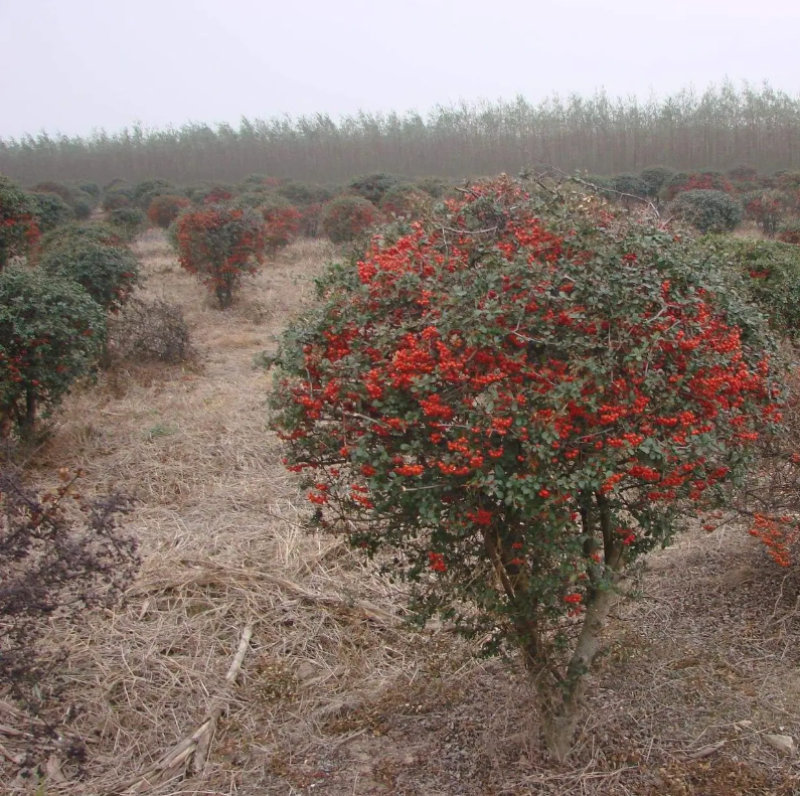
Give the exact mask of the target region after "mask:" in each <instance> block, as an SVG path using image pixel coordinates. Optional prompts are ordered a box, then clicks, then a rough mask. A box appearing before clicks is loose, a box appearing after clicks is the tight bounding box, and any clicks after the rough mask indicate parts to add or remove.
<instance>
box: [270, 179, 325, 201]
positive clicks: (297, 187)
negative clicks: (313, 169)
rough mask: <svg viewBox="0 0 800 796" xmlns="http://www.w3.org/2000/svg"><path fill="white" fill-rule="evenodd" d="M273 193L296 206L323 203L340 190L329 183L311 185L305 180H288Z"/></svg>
mask: <svg viewBox="0 0 800 796" xmlns="http://www.w3.org/2000/svg"><path fill="white" fill-rule="evenodd" d="M275 193H276V194H277V195H278V196H282V197H283V198H284V199H287V200H288V201H289V202H290V203H291V204H293V205H295V206H296V207H300V208H302V207H305V206H306V205H313V204H324V203H325V202H329V201H330V200H331V199H333V197H334V196H338V194H340V193H341V190H339V189H337V188H333V187H331V186H329V185H312V184H310V183H306V182H295V181H294V180H290V181H289V182H286V183H285V184H283V185H281V186H279V187H278V188H277V189H276V191H275Z"/></svg>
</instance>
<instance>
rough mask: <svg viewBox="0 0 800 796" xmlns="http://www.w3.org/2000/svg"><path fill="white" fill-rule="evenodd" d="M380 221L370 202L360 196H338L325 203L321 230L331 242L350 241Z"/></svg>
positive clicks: (375, 209)
mask: <svg viewBox="0 0 800 796" xmlns="http://www.w3.org/2000/svg"><path fill="white" fill-rule="evenodd" d="M379 221H380V215H379V213H378V210H377V208H376V207H375V205H374V204H372V202H369V201H367V200H366V199H362V198H361V197H360V196H340V197H338V198H337V199H334V200H333V201H331V202H328V204H327V205H325V208H324V210H323V213H322V231H323V232H324V233H325V235H327V236H328V237H329V238H330V239H331V241H333V243H350V242H351V241H354V240H356V239H357V238H360V237H362V236H363V235H364V234H365V233H366V232H367V231H368V230H369V229H370V228H371V227H373V226H375V224H377V223H378V222H379Z"/></svg>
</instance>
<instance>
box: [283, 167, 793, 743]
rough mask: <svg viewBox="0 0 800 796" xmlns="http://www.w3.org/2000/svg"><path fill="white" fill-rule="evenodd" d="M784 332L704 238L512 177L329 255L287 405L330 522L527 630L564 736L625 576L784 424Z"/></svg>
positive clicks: (466, 602)
mask: <svg viewBox="0 0 800 796" xmlns="http://www.w3.org/2000/svg"><path fill="white" fill-rule="evenodd" d="M774 350H775V348H774V344H773V342H772V339H771V337H770V335H769V333H768V332H767V330H766V328H765V325H764V320H763V316H762V315H761V314H760V313H759V312H758V311H757V310H755V309H754V308H753V307H752V306H751V305H750V303H749V302H748V301H747V300H746V298H745V297H744V296H742V295H740V294H739V293H737V292H735V291H732V290H730V285H729V280H728V279H727V278H726V276H725V268H724V264H723V263H720V262H717V261H714V260H713V259H711V258H703V257H700V256H698V252H697V249H696V243H695V242H694V240H693V239H691V238H689V239H686V240H681V239H680V238H679V237H676V236H675V235H674V234H673V233H671V232H669V231H663V230H660V229H659V228H658V226H657V225H656V224H655V223H650V222H648V221H641V222H639V221H637V220H635V219H631V218H629V217H628V216H627V214H624V213H623V212H622V211H620V210H617V209H616V208H614V207H613V206H608V205H605V204H604V203H601V202H598V201H596V200H595V199H594V198H593V197H590V196H588V195H581V194H579V193H577V192H575V191H573V190H570V191H567V192H564V193H563V194H561V193H559V192H557V191H556V190H555V189H551V188H550V187H549V186H548V188H547V189H544V188H541V189H540V188H538V187H537V186H535V185H534V186H531V187H528V186H525V187H523V186H520V185H519V184H517V183H514V182H512V181H510V180H507V179H505V180H498V181H495V182H492V183H488V184H487V183H480V184H477V185H474V186H472V187H471V189H470V191H469V193H467V194H466V195H465V196H464V197H463V198H461V199H460V200H454V201H453V202H451V203H450V205H449V207H448V209H447V210H446V212H443V213H442V214H441V216H439V217H433V218H431V219H429V220H428V219H425V220H423V221H422V222H421V223H420V224H419V225H417V227H415V228H414V229H413V230H411V231H410V232H408V233H407V234H406V235H404V236H403V237H401V238H400V239H395V240H385V239H384V238H382V237H381V236H375V237H374V238H373V240H372V242H371V245H370V246H369V247H368V248H367V250H366V252H365V253H364V254H363V255H362V257H361V259H360V262H359V263H358V266H357V268H354V267H347V266H342V265H341V264H334V265H331V266H330V267H329V268H328V269H327V270H326V272H325V273H324V274H323V276H322V277H321V278H320V279H319V281H318V303H317V304H316V305H314V306H312V307H310V308H309V309H308V310H307V311H306V312H305V313H304V314H303V315H302V316H301V317H300V318H298V319H296V320H295V321H294V322H293V323H292V324H291V325H290V327H289V328H288V330H287V331H286V332H285V334H284V335H283V338H282V340H281V343H280V346H279V350H278V353H277V356H276V357H275V359H274V360H273V362H274V363H275V364H277V365H278V367H279V370H278V371H277V373H276V381H275V388H274V389H273V390H272V391H271V392H270V399H269V400H270V405H271V409H272V418H271V423H272V427H273V428H274V429H275V430H276V431H277V433H278V434H279V436H280V438H281V439H283V440H284V441H285V443H286V459H285V463H286V465H287V466H288V468H289V469H290V470H291V471H293V472H296V473H300V474H302V482H303V484H304V485H305V486H307V487H308V488H309V492H308V499H309V502H310V504H311V505H310V508H312V509H313V510H314V511H313V517H314V524H315V526H316V528H317V529H321V530H323V531H326V532H328V533H333V534H341V535H342V536H344V537H346V538H347V539H348V540H349V541H350V543H351V544H352V545H353V546H354V547H355V548H357V549H361V550H363V551H364V552H365V553H366V554H367V555H369V556H370V557H373V556H374V557H376V558H377V561H378V562H379V564H380V566H381V569H382V571H383V572H385V573H386V574H387V575H389V576H390V577H392V578H398V579H404V580H406V581H407V582H408V584H409V588H410V591H411V595H412V609H413V612H414V615H415V617H417V618H418V619H419V621H421V622H424V621H425V619H426V618H427V617H429V616H431V615H433V614H435V613H439V614H441V615H442V616H443V617H446V618H447V620H448V621H449V622H451V623H452V625H453V627H454V628H455V629H456V630H457V631H460V632H461V633H463V634H465V635H467V636H468V637H470V638H478V639H482V644H483V650H484V651H485V652H487V653H491V652H497V651H499V650H500V649H502V648H504V647H506V646H510V647H512V648H513V647H515V648H516V649H517V650H518V651H519V653H520V654H521V656H522V659H523V660H524V662H525V664H526V666H527V668H528V671H529V672H530V674H531V680H532V688H533V689H535V691H534V692H535V693H536V694H537V696H538V700H539V703H540V707H541V710H542V712H543V715H544V717H545V721H544V735H545V739H546V741H547V744H548V747H549V748H550V749H551V751H552V752H554V753H555V754H556V755H558V756H559V757H563V756H564V755H565V754H566V753H567V752H568V750H569V749H570V746H571V743H572V739H573V733H574V730H575V728H576V726H577V721H578V717H579V712H580V710H581V703H582V700H583V696H584V694H585V693H586V689H587V687H588V684H587V674H588V672H589V670H590V667H591V665H592V661H593V659H594V657H595V654H596V652H597V649H598V647H599V645H600V642H601V639H600V634H601V632H602V627H603V624H604V622H605V620H606V618H607V617H608V615H609V612H610V610H611V608H612V605H613V603H614V601H615V599H616V596H615V595H616V594H617V584H618V583H619V581H620V579H621V578H622V577H623V576H624V573H626V572H630V570H631V568H632V567H633V566H634V565H635V562H636V561H637V559H639V558H640V557H641V556H643V555H645V554H646V553H647V552H648V551H650V550H652V549H654V548H656V547H658V546H659V545H662V544H665V543H667V542H668V541H669V539H670V538H671V537H672V535H673V534H674V533H675V532H676V531H677V530H679V529H680V527H681V519H682V517H683V516H687V515H692V516H693V515H694V514H695V512H696V511H698V510H703V509H705V508H707V507H712V506H715V505H719V504H720V503H723V502H724V501H725V500H726V492H725V490H724V489H723V487H724V485H726V484H735V483H737V479H740V478H742V477H743V475H744V474H745V473H746V471H747V469H748V467H749V465H750V461H751V458H752V446H753V441H754V440H757V439H758V438H759V436H760V435H761V434H763V433H767V432H769V431H771V430H772V429H773V428H774V419H775V417H776V416H777V412H778V410H779V405H778V403H779V402H778V399H777V388H776V387H775V379H776V378H779V375H780V374H779V372H778V371H777V370H775V371H773V365H772V364H771V361H772V360H771V358H770V357H771V355H772V354H773V353H774ZM690 507H691V508H690ZM309 514H310V516H311V514H312V513H311V512H309ZM632 621H633V624H632V627H634V628H635V621H636V620H635V619H634V620H632Z"/></svg>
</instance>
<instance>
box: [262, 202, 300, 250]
mask: <svg viewBox="0 0 800 796" xmlns="http://www.w3.org/2000/svg"><path fill="white" fill-rule="evenodd" d="M258 212H259V213H261V215H262V216H263V217H264V240H265V244H266V251H267V252H268V253H270V254H274V253H275V252H276V251H278V249H283V248H285V247H286V246H288V245H289V244H290V243H292V242H293V241H294V240H295V239H296V238H297V236H298V235H299V234H300V222H301V220H302V214H301V213H300V211H299V210H298V209H297V208H296V207H295V206H294V205H293V204H291V203H290V202H289V201H288V200H287V199H284V198H283V197H282V196H277V195H272V196H265V197H263V202H262V204H260V205H259V207H258Z"/></svg>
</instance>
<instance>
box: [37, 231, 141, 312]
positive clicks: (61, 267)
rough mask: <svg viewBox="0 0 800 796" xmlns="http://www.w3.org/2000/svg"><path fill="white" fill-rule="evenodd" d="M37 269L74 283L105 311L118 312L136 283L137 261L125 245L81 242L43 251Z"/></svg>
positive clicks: (137, 279)
mask: <svg viewBox="0 0 800 796" xmlns="http://www.w3.org/2000/svg"><path fill="white" fill-rule="evenodd" d="M39 267H40V268H41V269H42V270H43V271H44V272H45V273H47V274H51V275H52V276H57V277H59V276H60V277H64V278H65V279H72V280H73V281H75V282H77V283H78V284H79V285H80V286H81V287H82V288H83V289H84V290H85V291H86V292H87V293H88V294H89V295H90V296H91V297H92V298H93V299H94V300H95V301H96V302H97V303H98V304H99V305H100V306H101V307H102V308H103V309H104V310H106V311H110V312H116V311H118V310H119V309H120V308H121V307H122V306H123V305H124V304H125V303H126V302H127V301H128V299H129V298H130V296H131V293H132V292H133V289H134V288H135V287H136V285H138V284H139V261H138V260H137V259H136V257H135V256H134V255H133V252H131V250H130V249H128V248H127V247H124V246H108V245H105V244H102V243H94V242H90V241H84V242H82V243H77V244H75V245H73V246H62V247H61V248H59V249H56V250H51V251H47V252H44V253H43V254H42V256H41V258H40V259H39Z"/></svg>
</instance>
